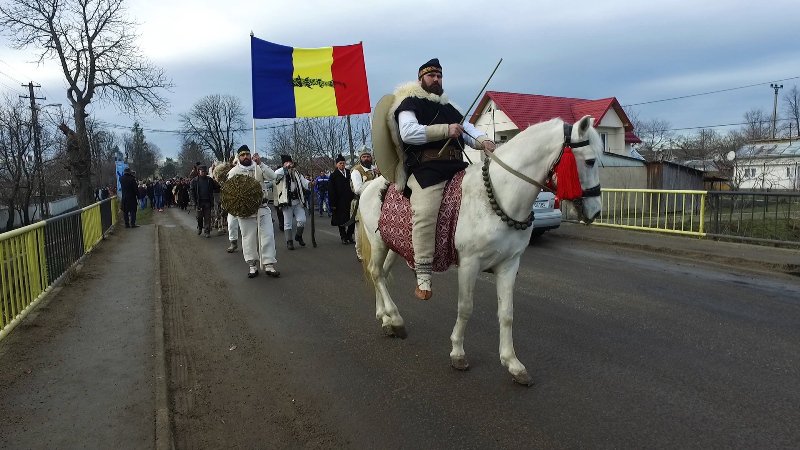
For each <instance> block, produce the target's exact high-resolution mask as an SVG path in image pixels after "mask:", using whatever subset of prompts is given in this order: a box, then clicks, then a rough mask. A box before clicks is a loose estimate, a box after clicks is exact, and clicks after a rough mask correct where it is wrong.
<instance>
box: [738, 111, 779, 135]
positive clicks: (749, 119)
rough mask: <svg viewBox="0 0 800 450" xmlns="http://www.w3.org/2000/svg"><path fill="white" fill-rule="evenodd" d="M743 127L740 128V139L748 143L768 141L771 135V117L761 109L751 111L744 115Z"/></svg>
mask: <svg viewBox="0 0 800 450" xmlns="http://www.w3.org/2000/svg"><path fill="white" fill-rule="evenodd" d="M744 121H745V125H744V128H742V137H743V138H744V139H746V140H748V141H759V140H763V139H769V137H770V136H771V135H772V134H771V124H772V117H770V116H769V115H767V114H766V113H765V112H764V111H763V110H761V109H751V110H750V111H747V112H746V113H744Z"/></svg>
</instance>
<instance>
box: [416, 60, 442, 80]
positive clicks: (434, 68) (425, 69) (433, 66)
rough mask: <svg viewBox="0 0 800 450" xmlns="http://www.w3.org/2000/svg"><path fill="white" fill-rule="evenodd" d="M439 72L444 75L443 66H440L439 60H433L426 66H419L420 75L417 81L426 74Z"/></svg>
mask: <svg viewBox="0 0 800 450" xmlns="http://www.w3.org/2000/svg"><path fill="white" fill-rule="evenodd" d="M431 72H439V73H440V74H441V73H442V65H441V64H439V58H433V59H432V60H430V61H428V62H426V63H425V64H423V65H421V66H419V73H418V74H417V79H419V78H422V77H423V75H425V74H426V73H431Z"/></svg>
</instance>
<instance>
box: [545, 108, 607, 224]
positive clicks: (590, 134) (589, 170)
mask: <svg viewBox="0 0 800 450" xmlns="http://www.w3.org/2000/svg"><path fill="white" fill-rule="evenodd" d="M568 147H569V148H571V149H572V154H574V155H575V168H576V169H577V176H578V180H579V182H580V189H572V191H573V192H574V193H572V194H565V195H564V197H561V196H559V197H560V198H561V200H562V201H568V202H571V203H572V204H573V205H574V207H575V210H576V211H577V212H578V217H579V218H580V220H581V221H582V222H585V223H587V224H588V223H592V222H593V221H594V220H595V219H596V218H598V217H599V216H600V211H601V210H602V202H601V201H600V171H599V169H600V164H599V161H600V157H601V156H602V154H603V143H602V140H601V139H600V134H599V133H598V132H597V130H595V129H594V119H593V118H592V117H590V116H583V118H581V120H579V121H578V123H576V124H575V125H566V124H565V126H564V152H566V149H567V148H568ZM561 158H562V159H565V158H564V154H563V153H562V157H561ZM562 163H567V161H559V163H558V164H557V165H556V166H558V165H560V164H562ZM565 165H569V164H565ZM559 169H561V168H558V167H557V169H556V174H558V173H562V177H564V178H566V177H568V176H569V177H572V176H574V175H571V174H569V173H566V174H565V172H562V171H561V170H559ZM568 172H573V170H572V169H570V170H569V171H568ZM564 181H565V180H562V188H564V187H565V186H563V184H564ZM553 184H555V185H556V192H564V189H558V176H554V177H553Z"/></svg>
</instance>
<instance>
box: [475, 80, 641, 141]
mask: <svg viewBox="0 0 800 450" xmlns="http://www.w3.org/2000/svg"><path fill="white" fill-rule="evenodd" d="M585 115H590V116H592V117H594V126H595V128H596V129H597V131H598V132H599V133H600V136H601V137H602V138H603V147H604V148H603V150H604V151H605V152H606V153H613V154H617V155H623V156H631V154H632V153H631V146H632V145H633V144H637V143H640V142H641V140H640V139H639V138H638V137H636V135H635V134H634V132H633V125H632V124H631V121H630V119H628V116H627V115H626V114H625V110H623V109H622V106H621V105H620V104H619V102H618V101H617V99H616V98H615V97H609V98H603V99H599V100H586V99H581V98H568V97H551V96H547V95H536V94H517V93H513V92H497V91H487V92H486V93H485V94H484V95H483V98H482V99H481V101H480V103H478V106H477V108H476V109H475V113H473V114H472V117H470V119H469V121H470V122H471V123H472V124H473V125H475V126H476V127H477V128H478V129H480V130H483V131H485V132H486V134H488V135H489V136H490V137H492V136H493V137H494V139H493V140H494V141H495V142H497V143H498V144H502V143H503V142H506V141H508V140H509V139H511V138H512V137H514V136H515V135H516V134H518V133H519V132H520V131H522V130H524V129H526V128H528V127H529V126H531V125H534V124H537V123H539V122H545V121H548V120H550V119H553V118H556V117H560V118H561V119H562V120H564V121H565V122H569V123H575V122H577V121H578V120H580V119H581V117H583V116H585Z"/></svg>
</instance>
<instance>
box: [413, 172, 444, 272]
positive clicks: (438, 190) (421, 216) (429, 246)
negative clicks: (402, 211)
mask: <svg viewBox="0 0 800 450" xmlns="http://www.w3.org/2000/svg"><path fill="white" fill-rule="evenodd" d="M446 184H447V182H446V181H442V182H441V183H438V184H434V185H433V186H428V187H426V188H425V189H423V188H422V186H420V185H419V183H417V178H416V177H415V176H414V175H411V176H410V177H409V178H408V187H410V188H411V244H412V245H413V246H414V265H415V266H416V272H417V275H419V274H429V273H431V269H432V267H433V264H432V263H433V252H434V248H435V246H436V243H435V239H436V219H437V218H438V217H439V207H441V206H442V196H443V195H444V186H445V185H446Z"/></svg>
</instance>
